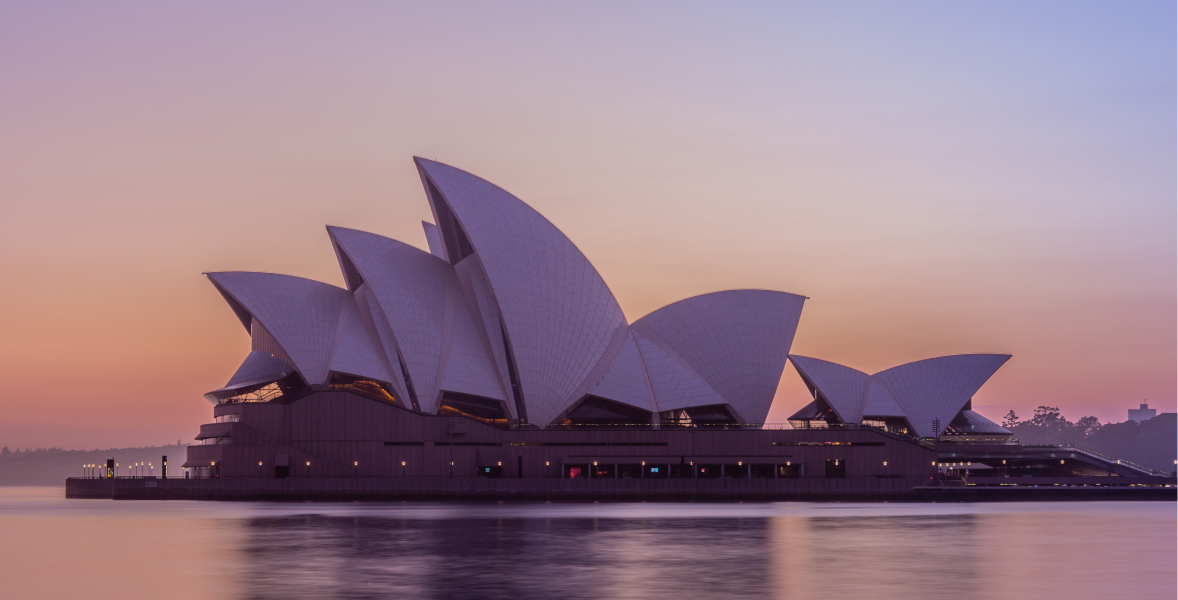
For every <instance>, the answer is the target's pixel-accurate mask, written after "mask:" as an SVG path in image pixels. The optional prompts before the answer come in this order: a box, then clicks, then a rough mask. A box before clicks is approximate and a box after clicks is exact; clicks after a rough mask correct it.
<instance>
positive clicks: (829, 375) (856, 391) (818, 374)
mask: <svg viewBox="0 0 1178 600" xmlns="http://www.w3.org/2000/svg"><path fill="white" fill-rule="evenodd" d="M789 360H790V362H792V363H793V365H794V368H795V369H797V371H798V374H799V375H801V376H802V379H804V380H805V381H806V383H807V385H809V386H810V387H812V388H816V389H817V390H818V393H819V394H820V395H821V396H822V398H823V399H825V400H826V403H827V404H829V405H830V408H831V409H833V410H834V412H835V414H837V415H838V417H839V419H841V420H842V421H843V422H844V423H858V422H859V421H860V420H862V418H863V396H864V394H865V393H866V392H867V383H868V381H869V378H870V376H869V375H867V373H864V372H862V371H856V370H855V369H852V368H850V367H844V366H843V365H840V364H838V363H832V362H829V361H825V360H819V359H817V358H808V357H805V356H798V355H796V354H791V355H789Z"/></svg>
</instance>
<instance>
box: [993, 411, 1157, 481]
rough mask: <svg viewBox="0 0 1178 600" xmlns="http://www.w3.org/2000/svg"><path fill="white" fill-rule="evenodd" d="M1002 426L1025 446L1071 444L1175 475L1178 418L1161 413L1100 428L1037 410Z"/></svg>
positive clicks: (1008, 417)
mask: <svg viewBox="0 0 1178 600" xmlns="http://www.w3.org/2000/svg"><path fill="white" fill-rule="evenodd" d="M1002 425H1003V426H1004V427H1006V428H1007V429H1009V430H1011V431H1013V432H1014V437H1016V438H1018V439H1019V441H1021V442H1022V443H1024V444H1053V445H1054V444H1072V445H1076V446H1083V447H1085V448H1088V449H1089V450H1095V451H1096V452H1099V453H1101V454H1104V455H1107V456H1112V457H1114V458H1120V459H1122V460H1127V461H1129V462H1133V463H1137V464H1139V465H1142V466H1144V467H1149V468H1151V469H1156V470H1158V471H1168V472H1169V471H1174V460H1175V459H1176V458H1178V415H1176V414H1175V413H1162V414H1160V415H1158V416H1156V417H1154V418H1152V419H1150V420H1148V421H1144V422H1142V423H1140V424H1139V423H1137V422H1135V421H1125V422H1124V423H1109V424H1107V425H1101V424H1100V421H1099V420H1097V419H1096V417H1083V418H1081V419H1080V420H1079V421H1076V422H1075V423H1072V422H1071V421H1069V420H1067V419H1066V418H1064V416H1063V415H1061V414H1060V412H1059V409H1058V408H1056V407H1054V406H1040V407H1039V408H1038V409H1036V410H1035V415H1034V416H1033V417H1032V418H1030V419H1027V420H1026V421H1019V420H1018V415H1015V414H1014V411H1013V410H1012V411H1010V412H1009V413H1007V415H1006V419H1005V420H1004V421H1003V422H1002Z"/></svg>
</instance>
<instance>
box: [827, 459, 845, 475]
mask: <svg viewBox="0 0 1178 600" xmlns="http://www.w3.org/2000/svg"><path fill="white" fill-rule="evenodd" d="M826 476H827V477H831V478H842V477H846V476H847V461H845V460H843V459H841V458H832V459H828V460H827V461H826Z"/></svg>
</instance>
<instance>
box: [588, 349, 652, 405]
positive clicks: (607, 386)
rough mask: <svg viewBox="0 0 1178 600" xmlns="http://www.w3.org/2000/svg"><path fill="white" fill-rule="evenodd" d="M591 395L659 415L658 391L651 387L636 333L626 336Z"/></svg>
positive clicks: (590, 391) (590, 392)
mask: <svg viewBox="0 0 1178 600" xmlns="http://www.w3.org/2000/svg"><path fill="white" fill-rule="evenodd" d="M589 394H590V395H593V396H598V397H600V398H605V399H607V400H613V401H615V402H621V403H623V404H629V405H631V406H635V407H638V408H641V409H642V410H648V411H651V412H657V411H658V410H659V408H658V404H656V403H655V400H654V390H653V389H652V388H651V385H650V377H649V375H647V371H646V365H645V364H644V363H643V360H642V352H641V351H640V350H638V341H637V340H636V339H635V334H634V332H633V331H627V332H626V341H625V342H623V344H622V348H621V350H619V351H618V353H617V355H616V356H615V357H614V360H613V362H612V363H611V364H610V366H609V368H608V369H607V370H606V372H605V374H604V375H603V376H602V378H601V380H600V381H598V382H597V384H596V385H594V386H593V388H592V389H590V390H589Z"/></svg>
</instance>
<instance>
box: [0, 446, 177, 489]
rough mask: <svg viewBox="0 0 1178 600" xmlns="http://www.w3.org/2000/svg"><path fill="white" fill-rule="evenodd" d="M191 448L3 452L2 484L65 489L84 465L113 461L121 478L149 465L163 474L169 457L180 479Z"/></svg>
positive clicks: (0, 455)
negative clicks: (129, 468)
mask: <svg viewBox="0 0 1178 600" xmlns="http://www.w3.org/2000/svg"><path fill="white" fill-rule="evenodd" d="M186 448H188V446H148V447H146V448H113V449H110V450H62V449H61V448H39V449H37V450H30V451H11V450H9V449H8V448H4V449H2V450H0V485H57V486H62V487H64V486H65V479H66V477H81V476H82V465H83V464H91V463H93V464H100V463H101V464H105V463H106V459H108V458H113V459H115V462H117V463H119V465H120V466H119V475H127V474H129V471H127V465H130V464H134V463H137V462H150V463H152V464H154V465H155V474H156V475H157V476H158V475H159V474H160V466H159V465H160V458H161V457H163V456H167V457H168V469H169V474H170V475H171V476H173V477H176V476H180V475H181V472H180V465H182V464H184V460H185V457H186V456H187V455H188V451H187V450H186Z"/></svg>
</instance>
